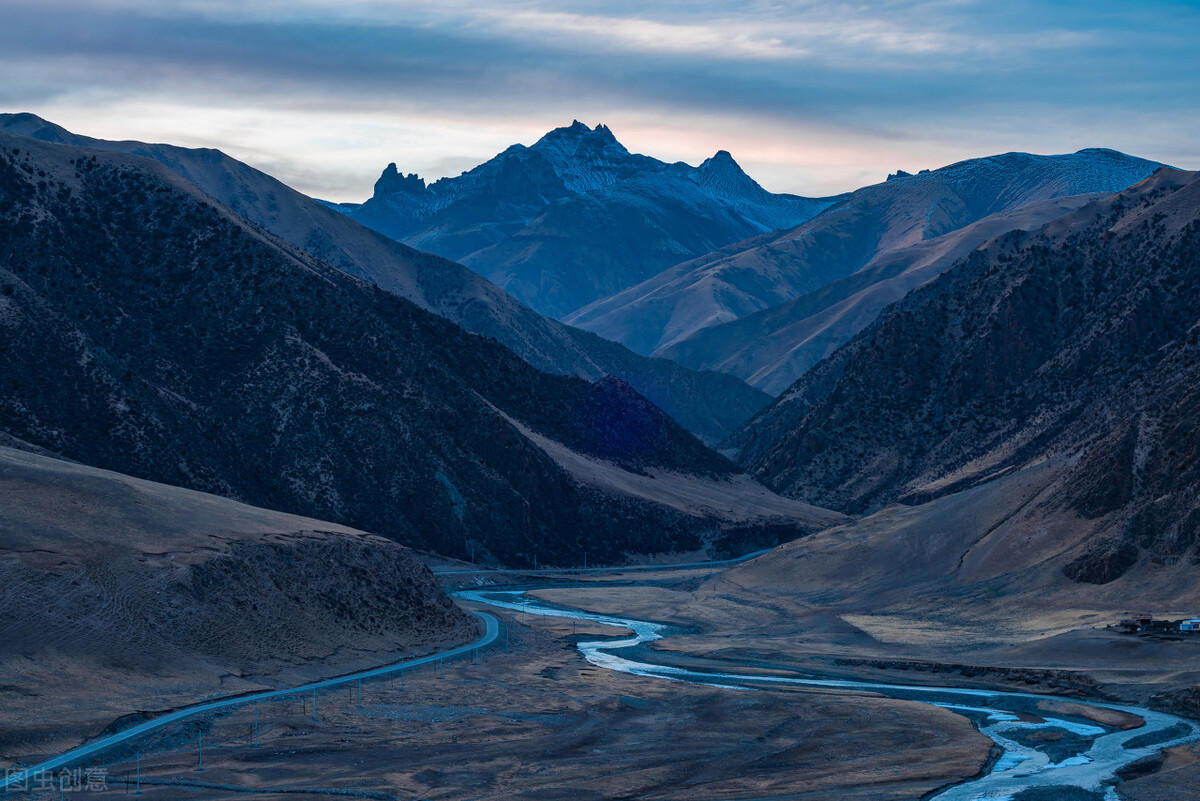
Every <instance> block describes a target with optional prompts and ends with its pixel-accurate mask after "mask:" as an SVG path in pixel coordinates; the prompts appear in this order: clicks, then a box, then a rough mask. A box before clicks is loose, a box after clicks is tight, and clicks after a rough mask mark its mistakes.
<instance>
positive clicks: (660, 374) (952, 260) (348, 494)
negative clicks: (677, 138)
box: [0, 113, 1200, 801]
mask: <svg viewBox="0 0 1200 801" xmlns="http://www.w3.org/2000/svg"><path fill="white" fill-rule="evenodd" d="M483 129H484V131H485V132H486V129H487V126H483ZM497 130H499V129H497ZM541 130H545V128H542V129H541ZM634 130H635V131H640V134H641V135H645V133H646V129H645V128H641V129H638V128H636V127H635V128H634ZM477 133H479V132H477ZM479 135H483V134H482V133H480V134H479ZM488 135H489V136H490V135H492V134H491V133H488ZM495 135H496V136H499V135H500V134H495ZM524 141H530V142H532V144H529V145H525V144H512V145H511V146H509V147H507V148H505V149H504V150H502V151H501V152H500V153H499V154H498V155H496V156H495V157H493V158H490V159H488V160H486V161H483V162H482V163H478V165H477V166H475V167H472V168H469V169H466V170H464V171H463V172H462V173H461V174H459V175H457V176H448V177H444V178H440V179H438V180H434V181H430V182H428V183H427V182H426V180H425V179H423V178H421V177H420V176H418V175H416V174H414V173H408V174H406V173H405V172H403V171H402V170H401V169H400V168H399V167H397V164H396V163H392V164H389V165H388V167H387V169H385V170H384V171H383V174H382V175H381V176H380V177H379V179H378V181H377V182H376V184H375V187H374V192H373V194H372V196H371V197H370V198H369V199H367V200H365V201H364V202H363V203H345V202H342V203H335V202H326V201H320V200H316V199H314V198H313V197H309V196H308V195H305V194H303V193H301V192H298V191H296V190H294V189H292V188H291V187H289V186H287V185H285V184H284V183H282V182H281V181H279V180H277V179H275V178H273V177H272V176H271V175H268V174H267V173H266V172H263V171H260V170H259V169H256V168H255V167H252V166H250V164H249V163H247V162H243V161H241V160H239V159H235V158H233V157H231V156H229V155H227V154H226V153H224V152H222V151H220V150H215V149H212V148H208V147H180V146H176V145H171V144H150V143H146V142H142V141H135V140H119V139H115V138H114V139H101V138H94V137H90V136H86V135H83V134H77V133H74V132H72V131H69V130H67V129H66V128H63V127H61V126H59V125H57V124H55V123H52V122H49V121H48V120H46V119H44V118H42V117H40V116H37V115H35V114H31V113H12V114H3V115H0V694H2V695H0V767H3V768H4V769H5V778H4V779H3V781H4V783H5V784H4V787H3V792H2V793H0V794H2V795H4V796H5V797H8V796H10V795H11V796H12V797H14V798H28V799H31V801H52V799H53V798H55V797H58V798H59V799H60V801H61V799H63V798H64V797H65V795H66V792H68V791H70V792H76V791H79V792H88V793H92V792H98V793H101V794H105V793H107V794H108V795H116V794H118V793H121V794H129V793H137V794H140V795H145V796H149V797H152V798H155V799H163V800H164V801H167V800H168V799H177V798H198V799H233V798H264V799H282V798H284V797H291V796H296V795H305V796H323V797H347V798H367V799H377V800H378V801H402V800H406V799H429V800H431V801H432V799H446V800H447V801H449V800H450V799H462V800H463V801H467V799H472V800H477V799H496V800H497V801H499V800H500V799H510V798H531V799H559V798H563V799H567V798H570V799H596V800H597V801H600V799H642V798H646V799H654V798H662V799H681V801H682V799H695V798H705V799H710V798H711V799H728V800H729V801H768V800H770V801H784V800H785V799H810V800H813V801H815V800H817V799H830V800H832V799H837V800H839V801H840V800H841V799H850V800H851V801H855V800H856V799H857V800H861V801H875V800H876V799H894V800H895V801H918V799H919V800H920V801H934V799H940V800H941V801H984V800H985V799H989V800H991V801H1001V800H1003V801H1176V799H1187V798H1191V797H1200V635H1196V636H1192V635H1190V634H1188V633H1186V632H1183V631H1180V630H1178V628H1176V629H1174V630H1172V631H1171V632H1170V633H1169V636H1168V635H1167V633H1165V632H1162V631H1157V632H1155V631H1150V632H1147V631H1142V632H1137V631H1134V632H1130V631H1129V630H1128V629H1129V628H1131V627H1129V626H1126V627H1125V629H1124V630H1121V629H1119V628H1115V627H1113V626H1112V625H1111V624H1113V623H1114V622H1116V621H1118V620H1122V619H1130V618H1134V619H1150V620H1154V619H1159V620H1172V621H1180V620H1190V619H1196V618H1200V574H1198V573H1197V566H1198V565H1200V472H1198V470H1197V464H1200V461H1198V457H1200V434H1198V432H1200V420H1198V419H1197V410H1198V409H1200V406H1198V405H1197V400H1198V399H1197V397H1196V387H1197V386H1200V383H1198V379H1200V376H1198V375H1197V372H1198V370H1200V367H1198V365H1200V361H1198V359H1197V347H1198V338H1197V337H1198V332H1200V316H1198V313H1197V309H1200V172H1191V171H1186V170H1181V169H1176V168H1173V167H1170V166H1167V165H1165V164H1163V163H1161V162H1160V161H1157V160H1153V159H1149V158H1140V157H1137V156H1131V155H1127V154H1125V153H1122V152H1119V151H1116V150H1112V149H1108V148H1104V147H1085V148H1083V149H1080V150H1076V151H1075V152H1071V153H1061V154H1059V155H1036V154H1031V153H1024V152H1006V153H1000V154H997V155H992V156H977V157H972V158H967V159H965V160H960V161H957V162H955V163H953V164H949V165H947V166H943V167H931V168H928V169H921V170H919V171H917V172H915V173H912V174H910V173H907V172H904V171H897V172H895V173H892V174H891V175H889V176H888V180H886V181H883V182H881V183H874V184H869V185H866V186H862V187H861V188H858V189H852V190H850V191H846V192H843V193H841V194H837V195H833V196H828V197H808V196H804V195H800V194H791V193H785V192H772V191H768V190H767V189H765V188H764V187H763V185H760V184H759V183H758V182H756V181H755V180H754V179H752V178H750V176H749V175H748V174H747V173H746V172H745V171H743V169H742V168H741V166H740V165H739V163H738V162H737V161H735V159H734V157H733V155H732V154H731V153H730V151H727V150H724V149H720V150H717V151H716V152H715V154H714V155H712V156H711V157H708V158H705V159H703V160H699V159H694V160H693V161H692V162H687V161H682V160H660V159H658V158H655V157H652V156H647V155H641V154H638V153H634V152H632V151H630V150H629V149H627V148H626V147H625V145H623V144H621V142H620V141H618V140H617V138H616V136H615V135H614V133H613V131H612V130H610V129H609V128H608V127H607V126H606V125H603V124H596V125H594V126H590V125H585V124H583V123H581V122H579V121H575V122H574V123H572V124H571V125H570V126H564V127H559V128H554V129H552V130H550V131H549V132H547V133H545V134H544V135H539V136H538V137H537V138H530V139H525V140H524ZM737 141H739V142H741V143H745V142H747V141H750V140H748V139H739V140H737ZM488 152H495V151H494V150H489V151H488ZM706 152H709V153H711V152H713V150H712V149H709V150H707V151H706ZM400 160H402V159H400ZM947 160H949V159H947ZM693 163H696V164H697V166H692V164H693ZM747 163H750V162H747ZM1132 628H1134V629H1136V628H1137V627H1136V626H1133V627H1132ZM1143 635H1144V636H1143ZM60 771H65V773H63V772H60ZM96 784H99V785H101V786H90V785H96Z"/></svg>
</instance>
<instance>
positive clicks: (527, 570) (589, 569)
mask: <svg viewBox="0 0 1200 801" xmlns="http://www.w3.org/2000/svg"><path fill="white" fill-rule="evenodd" d="M771 550H774V549H773V548H763V549H762V550H761V551H755V552H754V553H748V554H745V555H744V556H737V557H734V558H733V559H719V560H717V561H716V562H686V563H684V564H681V565H632V566H630V567H553V568H548V569H538V568H534V567H530V568H525V569H524V570H522V569H519V568H486V567H484V568H477V569H472V570H434V569H433V568H430V571H431V572H432V573H433V575H435V576H468V575H476V574H482V573H520V574H527V573H534V574H536V575H539V576H547V575H553V574H556V573H570V574H575V573H625V572H628V571H630V570H686V569H688V568H692V567H720V566H721V565H736V564H737V563H738V562H747V561H749V560H751V559H753V558H754V557H756V556H762V555H763V554H764V553H766V552H767V551H771Z"/></svg>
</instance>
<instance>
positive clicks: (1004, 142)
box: [0, 0, 1200, 201]
mask: <svg viewBox="0 0 1200 801" xmlns="http://www.w3.org/2000/svg"><path fill="white" fill-rule="evenodd" d="M1197 43H1200V0H1187V1H1186V2H1179V1H1176V2H1164V1H1160V0H1138V2H1129V0H1120V1H1119V2H1116V1H1114V0H1089V1H1088V2H1075V0H1046V1H1043V2H1032V1H1031V0H1003V2H1001V1H1000V0H875V1H872V0H860V1H859V2H839V1H838V0H820V1H818V0H792V1H791V2H776V1H775V0H743V1H741V2H736V1H734V0H722V1H721V2H717V1H715V0H712V1H710V0H689V2H675V0H655V2H652V3H647V2H644V0H643V1H642V2H628V1H627V0H614V1H613V2H596V1H592V0H583V1H582V2H557V3H554V2H549V0H494V1H493V2H463V1H462V0H395V1H392V0H386V1H385V0H91V2H77V1H73V0H37V2H30V1H29V0H0V75H3V80H0V111H13V112H16V111H31V112H33V113H36V114H39V115H40V116H42V117H45V118H47V119H49V120H51V121H53V122H57V123H59V124H60V125H63V126H65V127H67V128H69V129H70V130H72V131H75V132H77V133H82V134H87V135H90V136H97V137H101V138H106V139H138V140H143V141H159V142H170V143H172V144H179V145H186V146H195V147H217V148H220V149H221V150H224V151H226V152H227V153H229V154H231V155H233V156H234V157H236V158H239V159H241V160H243V161H246V162H248V163H250V164H252V165H254V166H255V167H258V168H260V169H263V170H265V171H267V172H269V173H271V174H273V175H275V176H276V177H278V178H280V179H281V180H283V181H284V182H285V183H288V184H290V185H291V186H294V187H295V188H297V189H299V190H301V191H303V192H306V193H308V194H311V195H314V196H317V197H322V198H325V199H329V200H336V201H360V200H363V199H365V198H366V197H367V196H369V195H370V193H371V186H372V184H373V183H374V181H375V179H376V178H377V177H378V176H379V173H380V171H381V170H382V169H383V167H384V166H386V164H387V163H388V162H396V163H397V165H398V166H399V168H400V169H401V170H402V171H403V172H416V173H418V174H420V175H421V176H422V177H425V178H427V179H436V178H439V177H442V176H447V175H457V174H458V173H460V172H462V171H464V170H467V169H469V168H471V167H473V166H475V165H476V164H479V163H481V162H482V161H485V160H486V159H488V158H490V157H491V156H493V155H495V154H496V153H498V152H500V151H501V150H503V149H504V148H505V147H507V146H508V145H510V144H512V143H514V142H521V143H524V144H532V143H533V142H534V141H536V140H537V139H538V138H539V137H540V136H541V135H542V134H543V133H545V132H546V131H548V130H550V129H551V128H554V127H558V126H561V125H568V124H570V123H571V121H572V120H574V119H579V120H580V121H582V122H585V123H588V124H589V125H595V124H597V123H601V122H602V123H605V124H607V125H608V126H609V127H610V128H611V129H612V131H613V133H614V134H615V135H616V137H617V138H618V139H619V140H620V141H621V142H622V143H623V144H625V146H626V147H628V148H629V149H630V150H632V151H634V152H640V153H645V154H647V155H650V156H654V157H656V158H659V159H662V160H664V161H686V162H688V163H691V164H698V163H699V162H700V161H702V160H703V159H705V158H706V157H708V156H711V155H712V154H713V153H714V152H716V151H717V150H721V149H724V150H729V151H730V152H731V153H732V154H733V156H734V158H736V159H737V160H738V162H739V163H740V164H741V165H742V167H743V168H744V169H745V170H746V171H747V172H748V173H750V175H751V176H753V177H754V178H755V179H757V180H758V181H759V183H761V184H762V185H763V186H765V187H766V188H767V189H770V190H772V191H775V192H793V193H796V194H801V195H808V196H822V195H830V194H835V193H838V192H842V191H846V190H850V189H854V188H857V187H859V186H863V185H866V184H871V183H877V182H878V181H881V180H883V179H884V178H885V177H886V175H887V174H888V173H890V172H894V171H896V170H897V169H904V170H907V171H909V172H915V171H917V170H919V169H924V168H936V167H939V166H943V165H945V164H950V163H953V162H955V161H959V160H962V159H965V158H973V157H977V156H985V155H990V154H994V153H1001V152H1006V151H1011V150H1023V151H1029V152H1035V153H1067V152H1073V151H1076V150H1079V149H1082V148H1085V147H1110V148H1114V149H1117V150H1122V151H1125V152H1127V153H1132V154H1134V155H1138V156H1143V157H1147V158H1153V159H1157V160H1159V161H1163V162H1165V163H1168V164H1172V165H1174V166H1178V167H1182V168H1185V169H1198V168H1200V136H1197V131H1200V45H1198V44H1197Z"/></svg>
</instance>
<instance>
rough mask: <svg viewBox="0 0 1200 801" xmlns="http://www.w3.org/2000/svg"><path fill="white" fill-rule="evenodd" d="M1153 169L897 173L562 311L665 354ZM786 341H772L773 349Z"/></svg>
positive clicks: (1109, 160)
mask: <svg viewBox="0 0 1200 801" xmlns="http://www.w3.org/2000/svg"><path fill="white" fill-rule="evenodd" d="M1159 166H1161V165H1159V164H1157V163H1155V162H1150V161H1146V160H1144V159H1139V158H1133V157H1131V156H1126V155H1125V154H1123V153H1117V152H1115V151H1112V150H1099V149H1093V150H1083V151H1080V152H1078V153H1071V154H1066V155H1058V156H1037V155H1031V154H1029V153H1005V154H1002V155H998V156H990V157H988V158H980V159H970V160H968V161H963V162H959V163H957V164H951V165H950V166H948V167H942V168H941V169H937V170H932V171H923V172H921V173H920V174H918V175H908V176H902V177H894V178H893V179H892V180H889V181H887V182H885V183H881V184H875V185H874V186H868V187H864V188H862V189H859V190H857V191H855V192H853V193H851V194H850V195H847V196H846V197H844V198H842V199H840V200H839V202H838V203H837V204H836V205H835V206H833V207H831V208H829V209H826V210H825V211H824V212H822V213H821V214H820V215H818V216H817V217H814V218H813V219H811V220H808V221H807V222H804V223H802V224H801V225H798V226H794V227H792V228H789V229H787V230H783V231H774V232H771V233H768V234H763V235H761V236H757V237H754V238H751V239H748V240H746V241H743V242H738V243H735V244H733V245H730V246H728V247H726V248H723V249H721V250H718V251H716V252H714V253H710V254H707V255H705V256H702V257H701V258H698V259H694V260H692V261H687V262H682V263H680V264H678V265H676V266H674V267H672V268H671V269H669V270H667V271H665V272H663V273H661V274H659V275H656V276H654V277H653V278H651V279H650V280H648V281H645V282H643V283H642V284H639V285H637V286H632V287H630V288H629V289H626V290H624V291H622V292H621V293H619V294H617V295H614V296H612V297H609V298H605V299H603V300H600V301H598V302H596V303H593V304H592V305H590V306H588V307H587V308H584V309H581V310H580V311H578V312H576V313H574V314H572V315H570V316H568V317H566V318H564V319H566V321H567V322H569V323H571V324H572V325H578V326H580V327H581V328H586V329H587V330H589V331H594V332H596V333H597V334H599V335H600V336H602V337H606V338H608V339H612V340H615V341H617V342H622V343H624V344H626V345H629V347H631V348H633V349H634V350H636V351H639V352H641V353H654V354H656V355H658V354H663V353H666V352H667V351H666V349H667V348H669V347H670V346H671V345H673V344H675V343H679V342H683V341H684V340H686V339H688V338H689V337H691V336H693V335H695V334H696V333H697V332H698V331H700V330H701V329H703V328H707V327H709V326H714V325H719V324H722V323H728V322H730V321H732V320H736V319H738V318H741V317H744V316H746V315H748V314H752V313H754V312H758V311H762V310H763V309H768V308H771V307H773V306H777V305H778V304H781V303H785V302H787V301H790V300H793V299H795V298H798V297H801V296H803V295H806V294H808V293H812V292H815V291H817V290H819V289H821V288H822V287H823V286H825V285H826V284H828V283H830V282H831V281H836V280H838V279H841V278H844V277H846V276H849V275H852V274H854V273H856V272H858V271H859V270H862V269H864V268H869V267H870V266H872V265H873V264H874V263H877V262H878V261H879V260H880V259H881V258H882V257H884V256H886V254H889V253H891V252H893V251H896V250H898V249H901V248H910V247H913V246H915V245H919V244H920V243H922V242H924V241H926V240H929V239H934V238H936V237H939V236H943V235H945V234H948V233H950V232H952V231H956V230H958V229H960V228H962V227H964V226H967V225H970V224H971V223H974V222H976V221H978V220H981V219H983V218H984V217H987V216H989V215H992V214H997V213H1001V212H1006V211H1012V210H1014V209H1018V208H1020V207H1022V206H1025V205H1027V204H1029V203H1034V202H1037V201H1042V200H1048V199H1051V198H1063V197H1070V196H1073V195H1080V194H1086V193H1091V192H1105V193H1109V192H1118V191H1120V190H1122V189H1124V188H1126V187H1127V186H1129V185H1131V184H1133V183H1136V182H1137V181H1140V180H1142V179H1143V178H1145V177H1146V176H1148V175H1150V173H1151V172H1153V171H1154V170H1155V168H1157V167H1159ZM843 341H844V340H843ZM839 344H840V343H839ZM784 347H786V344H785V343H779V344H777V345H776V346H775V350H776V351H778V350H779V349H781V348H784ZM688 359H689V360H688V362H687V363H688V364H703V365H704V366H705V367H709V368H711V367H715V366H716V365H717V364H719V363H721V362H722V360H721V358H720V354H719V353H714V354H711V355H709V354H706V353H703V352H696V351H691V352H689V353H688ZM744 364H745V362H734V363H733V364H732V365H731V366H733V367H736V368H737V371H736V372H735V374H736V375H738V376H739V377H741V378H745V379H749V377H750V376H751V375H752V374H755V375H757V373H751V372H746V371H745V370H743V369H742V366H743V365H744ZM796 377H797V375H792V376H789V377H788V379H787V380H786V381H783V382H780V383H785V384H786V383H790V381H791V380H794V379H795V378H796ZM765 383H772V385H773V386H776V387H778V383H774V382H766V381H765V379H764V377H763V376H761V375H759V377H758V378H757V379H756V385H757V386H764V385H765Z"/></svg>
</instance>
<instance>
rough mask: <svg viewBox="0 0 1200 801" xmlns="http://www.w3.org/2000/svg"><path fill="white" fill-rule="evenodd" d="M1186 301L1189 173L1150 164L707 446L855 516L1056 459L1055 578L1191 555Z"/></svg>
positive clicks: (1191, 265)
mask: <svg viewBox="0 0 1200 801" xmlns="http://www.w3.org/2000/svg"><path fill="white" fill-rule="evenodd" d="M1197 308H1200V173H1188V172H1182V171H1178V170H1173V169H1170V168H1165V167H1164V168H1160V169H1159V170H1157V171H1156V172H1155V173H1154V174H1153V175H1152V176H1151V177H1149V178H1147V179H1145V180H1144V181H1142V182H1140V183H1138V184H1136V185H1134V186H1133V187H1130V188H1129V189H1127V190H1125V191H1124V192H1121V193H1118V194H1116V195H1112V196H1109V197H1105V198H1101V199H1099V200H1095V201H1092V202H1091V203H1088V204H1087V205H1084V206H1082V207H1081V208H1079V209H1078V210H1076V211H1073V212H1069V213H1068V214H1066V215H1063V216H1061V217H1059V218H1057V219H1055V220H1053V221H1051V222H1049V223H1047V224H1046V225H1044V226H1043V227H1042V228H1040V229H1037V230H1035V231H1032V232H1019V231H1018V232H1010V233H1007V234H1004V235H1001V236H999V237H997V238H996V239H994V240H992V241H991V242H990V243H989V244H988V245H987V246H986V247H985V248H982V249H980V250H977V251H975V252H973V253H972V254H970V255H969V256H967V257H966V258H964V259H962V260H960V261H958V262H957V263H956V264H955V265H954V266H953V267H952V268H951V269H949V270H947V271H945V272H944V273H942V274H941V275H940V276H939V277H938V278H937V279H935V280H934V281H932V282H930V283H929V284H927V285H926V286H924V287H921V288H920V289H917V290H915V291H914V292H912V293H910V294H909V295H907V296H906V297H905V298H904V299H903V300H901V301H898V302H897V303H895V304H893V305H892V306H890V307H888V308H887V309H886V310H885V312H884V313H883V314H882V315H881V316H880V317H879V318H878V319H877V320H876V321H875V322H874V323H872V324H871V325H870V326H868V327H867V328H865V329H863V331H861V332H860V333H859V334H858V335H856V336H855V337H854V338H853V339H852V340H851V341H850V342H848V343H847V344H846V345H843V346H842V347H841V348H839V349H838V350H837V351H835V352H834V354H832V355H831V356H830V357H828V358H827V359H825V360H824V361H822V362H821V363H820V364H818V365H817V366H816V367H815V368H814V369H813V370H811V371H810V372H809V373H807V374H806V375H805V376H803V377H802V378H801V379H800V380H798V381H797V382H796V383H795V384H793V385H792V386H791V387H790V388H789V389H788V390H787V391H786V392H784V393H783V394H782V395H780V397H779V398H778V399H777V400H776V401H775V403H774V404H772V406H770V407H768V409H766V410H764V411H763V412H762V413H760V414H759V415H758V416H756V417H755V418H754V419H753V420H751V421H750V422H749V423H747V425H746V426H744V427H743V428H742V429H740V430H739V432H737V433H736V434H734V435H733V436H732V437H731V438H730V439H729V440H728V441H727V442H726V443H725V444H726V445H727V446H729V447H731V448H736V449H738V451H739V460H740V461H741V462H742V463H743V464H746V465H747V466H749V467H750V468H751V470H752V472H753V473H754V474H755V475H757V476H758V477H759V478H760V479H762V480H764V481H765V482H766V483H767V484H768V485H769V486H772V487H773V488H774V489H776V491H779V492H782V493H783V494H785V495H788V496H790V497H796V498H803V499H806V500H809V501H810V502H814V501H816V502H823V503H824V504H825V505H828V506H830V507H832V508H835V509H840V510H842V511H847V512H853V513H856V514H862V513H867V512H871V511H872V510H876V509H879V508H881V507H883V506H886V505H887V504H889V503H894V502H900V503H904V504H910V505H919V504H923V503H926V502H927V501H929V500H931V499H937V498H941V497H946V496H949V495H952V494H954V493H957V492H959V491H961V490H963V489H966V488H970V487H975V486H984V485H987V484H988V482H990V481H991V480H994V478H995V477H997V476H1002V475H1005V474H1008V473H1012V472H1014V471H1020V470H1024V469H1028V468H1030V467H1032V466H1035V465H1037V464H1040V463H1044V462H1046V461H1048V460H1051V459H1059V460H1061V461H1063V463H1064V465H1065V469H1066V473H1065V478H1064V479H1063V480H1062V481H1060V482H1059V483H1058V484H1057V485H1056V488H1055V489H1054V491H1053V492H1052V493H1050V494H1048V495H1047V496H1046V497H1044V498H1042V499H1041V500H1040V501H1039V508H1040V509H1041V514H1042V516H1043V517H1045V516H1047V515H1051V516H1053V517H1054V519H1055V520H1056V521H1057V522H1056V524H1055V525H1056V526H1057V527H1058V528H1059V529H1062V527H1063V526H1067V524H1068V522H1069V523H1070V526H1068V528H1070V530H1071V531H1074V532H1075V533H1074V534H1071V537H1072V539H1071V541H1070V542H1069V543H1067V542H1064V543H1063V548H1064V549H1065V552H1066V553H1068V555H1069V558H1067V557H1064V559H1063V562H1064V564H1063V565H1062V569H1063V570H1064V572H1065V573H1066V574H1067V575H1068V576H1069V577H1070V578H1072V579H1074V580H1076V581H1083V582H1089V583H1106V582H1108V581H1112V580H1114V579H1115V578H1117V577H1119V576H1120V575H1122V574H1123V573H1124V572H1125V571H1127V570H1129V569H1130V568H1131V567H1132V566H1134V565H1135V564H1137V563H1138V562H1139V560H1141V559H1151V560H1154V561H1158V562H1161V563H1163V564H1174V563H1176V562H1179V561H1180V560H1184V559H1190V560H1191V561H1192V563H1193V564H1196V563H1200V547H1197V546H1198V544H1200V498H1197V496H1196V492H1195V488H1196V487H1197V486H1200V476H1198V475H1197V474H1196V465H1197V464H1198V463H1200V462H1198V459H1197V457H1198V456H1200V440H1198V439H1197V433H1196V432H1197V431H1198V430H1200V427H1198V426H1197V425H1196V418H1195V410H1196V409H1197V408H1200V406H1198V405H1197V398H1196V387H1198V386H1200V375H1198V374H1197V371H1200V359H1198V358H1197V347H1198V342H1200V340H1198V339H1197V331H1200V327H1198V324H1200V320H1198V318H1197V312H1196V309H1197ZM1079 531H1083V532H1084V534H1079V533H1078V532H1079ZM1064 536H1066V535H1064Z"/></svg>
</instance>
